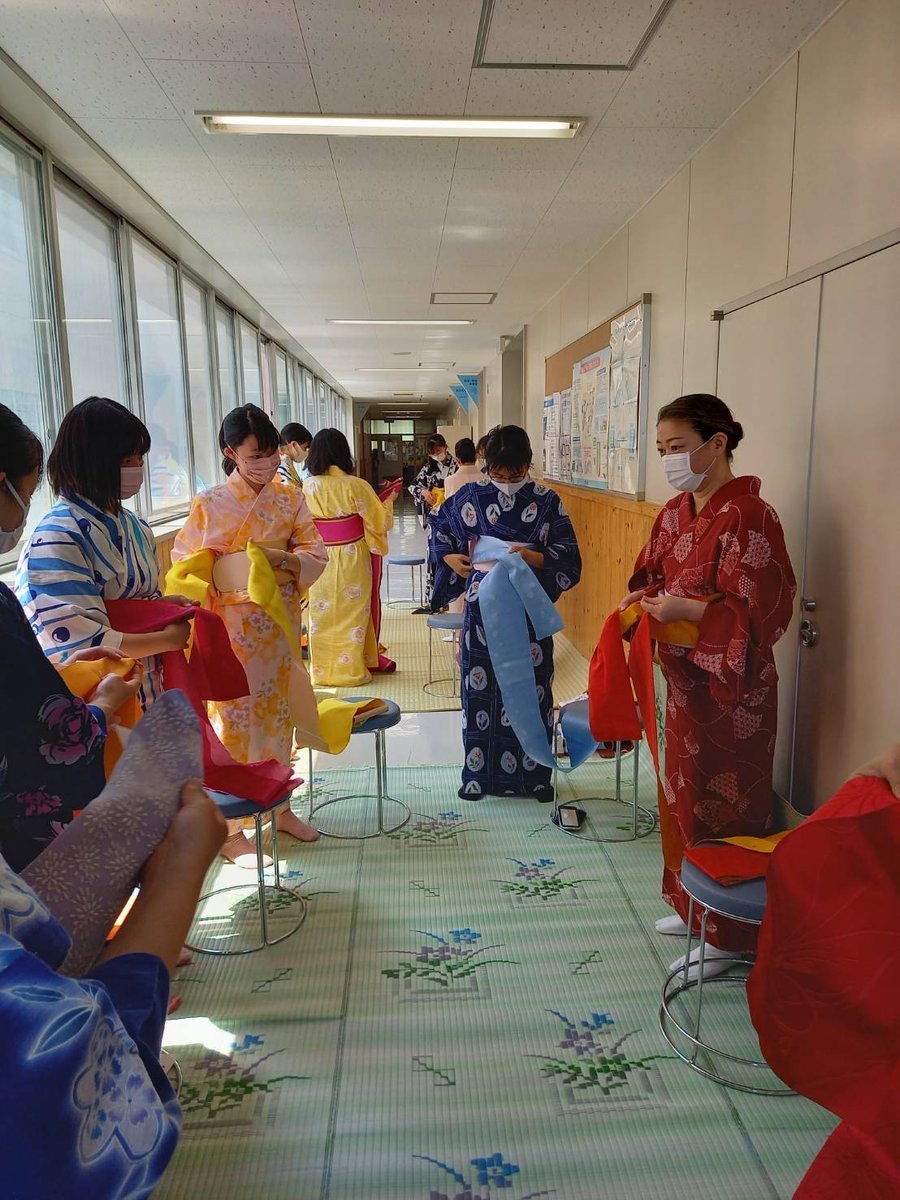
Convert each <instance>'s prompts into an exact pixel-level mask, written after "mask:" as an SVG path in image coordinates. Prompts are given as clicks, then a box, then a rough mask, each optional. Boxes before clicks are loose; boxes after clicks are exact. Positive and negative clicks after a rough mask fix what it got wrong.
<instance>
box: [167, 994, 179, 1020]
mask: <svg viewBox="0 0 900 1200" xmlns="http://www.w3.org/2000/svg"><path fill="white" fill-rule="evenodd" d="M179 1008H181V997H180V996H170V997H169V1003H168V1005H167V1007H166V1016H167V1017H171V1015H172V1013H173V1012H178V1010H179Z"/></svg>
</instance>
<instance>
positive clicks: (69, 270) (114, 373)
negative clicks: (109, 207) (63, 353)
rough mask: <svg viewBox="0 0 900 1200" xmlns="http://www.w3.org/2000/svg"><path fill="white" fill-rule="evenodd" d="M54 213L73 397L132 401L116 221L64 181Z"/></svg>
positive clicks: (121, 401) (57, 195)
mask: <svg viewBox="0 0 900 1200" xmlns="http://www.w3.org/2000/svg"><path fill="white" fill-rule="evenodd" d="M56 219H57V226H58V229H59V257H60V262H61V264H62V284H63V305H64V307H65V327H66V341H67V344H68V350H69V375H70V378H71V381H72V399H73V401H74V402H75V403H76V404H77V403H78V401H79V400H84V399H85V397H87V396H109V398H110V399H111V400H118V401H119V403H120V404H125V405H128V406H129V407H131V397H130V391H129V387H128V376H127V373H126V368H125V337H124V322H123V316H122V298H121V290H120V287H119V255H118V249H117V246H116V225H115V221H114V220H113V218H112V217H108V216H106V215H105V214H103V213H101V212H100V210H98V209H96V208H94V206H93V205H90V204H88V203H87V202H82V201H81V200H80V199H79V198H78V197H77V196H76V195H75V193H74V192H70V191H69V190H68V189H67V188H64V187H57V189H56Z"/></svg>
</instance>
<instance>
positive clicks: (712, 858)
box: [684, 842, 772, 887]
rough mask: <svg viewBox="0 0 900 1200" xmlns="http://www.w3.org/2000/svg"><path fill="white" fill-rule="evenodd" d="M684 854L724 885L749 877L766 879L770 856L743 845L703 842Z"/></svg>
mask: <svg viewBox="0 0 900 1200" xmlns="http://www.w3.org/2000/svg"><path fill="white" fill-rule="evenodd" d="M684 857H685V858H686V859H687V860H688V862H691V863H693V864H694V866H695V867H699V868H700V870H701V871H704V872H705V873H706V874H707V875H709V877H710V878H711V879H714V880H715V881H716V883H721V884H722V885H723V886H724V887H728V886H729V885H730V884H735V883H746V882H747V880H748V879H765V877H766V875H767V874H768V871H769V864H770V862H771V861H772V855H771V854H767V853H766V852H765V851H762V850H748V849H747V847H746V846H731V845H729V844H728V843H727V842H703V843H702V844H701V845H699V846H688V848H687V849H686V850H685V852H684Z"/></svg>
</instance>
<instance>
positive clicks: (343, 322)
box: [325, 317, 475, 325]
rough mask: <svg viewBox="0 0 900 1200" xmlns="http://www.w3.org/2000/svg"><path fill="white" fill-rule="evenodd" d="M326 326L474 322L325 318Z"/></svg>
mask: <svg viewBox="0 0 900 1200" xmlns="http://www.w3.org/2000/svg"><path fill="white" fill-rule="evenodd" d="M325 324H326V325H474V324H475V322H474V321H464V320H452V319H450V320H443V319H441V318H439V317H414V318H412V319H411V320H406V319H405V318H403V317H326V318H325Z"/></svg>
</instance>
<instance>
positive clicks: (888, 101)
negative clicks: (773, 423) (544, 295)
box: [485, 0, 900, 501]
mask: <svg viewBox="0 0 900 1200" xmlns="http://www.w3.org/2000/svg"><path fill="white" fill-rule="evenodd" d="M898 46H900V3H898V2H897V0H849V3H847V4H846V5H845V6H844V7H843V8H842V9H840V10H839V11H838V12H837V13H836V14H835V15H834V17H832V18H831V20H830V21H829V22H828V23H827V24H826V25H825V26H824V27H823V28H822V29H821V30H820V31H819V32H818V33H817V34H816V35H815V36H814V37H813V38H812V39H811V40H810V41H809V42H807V43H806V45H805V46H803V47H802V48H801V50H800V51H799V53H798V54H796V55H795V56H794V57H793V58H791V60H790V61H789V62H787V63H786V64H785V65H784V66H783V67H781V68H780V70H778V71H777V72H776V73H775V74H774V75H773V76H772V78H771V79H770V80H769V81H768V82H767V83H766V84H765V85H764V86H763V87H762V88H761V89H760V90H759V91H758V92H757V93H756V95H755V96H753V97H752V99H751V100H749V101H748V103H747V104H745V105H744V107H743V108H741V109H740V110H739V111H738V112H737V113H736V114H735V115H734V116H733V117H732V118H731V120H730V121H729V122H728V123H727V124H726V125H725V126H724V127H723V128H722V129H721V130H720V131H719V132H718V133H717V134H716V136H715V137H713V138H712V139H711V140H710V141H709V142H707V143H706V145H705V146H703V147H702V148H701V150H700V151H698V153H697V154H696V155H695V156H694V158H693V159H692V160H691V161H690V162H689V163H687V164H686V165H685V166H684V167H682V168H681V170H680V171H679V172H678V173H677V174H676V175H675V176H674V177H673V178H672V179H671V180H670V181H669V182H668V183H667V184H666V185H665V187H663V188H662V189H661V190H660V191H659V192H658V193H657V194H656V196H654V197H653V199H652V200H650V202H649V203H648V204H647V205H645V206H644V208H643V209H641V211H640V212H638V213H637V214H636V215H635V216H634V217H633V218H632V219H631V221H630V222H629V223H628V224H627V225H626V226H625V227H624V228H623V229H621V230H620V231H619V232H618V233H617V234H616V235H615V236H614V237H613V238H612V239H611V240H610V241H608V242H607V243H606V244H605V245H604V246H603V247H602V248H601V249H600V250H599V251H598V252H597V253H595V254H594V255H593V257H590V256H589V254H588V253H586V254H585V259H586V262H585V266H584V267H583V268H582V269H581V271H579V273H578V274H577V275H575V276H574V278H573V279H571V280H570V281H569V283H568V284H567V285H566V286H565V287H564V288H562V289H561V291H560V292H558V293H557V294H556V295H555V296H554V297H553V298H552V299H551V300H550V301H549V302H548V303H547V304H546V305H545V306H544V308H543V309H541V311H540V312H539V313H537V314H536V315H535V317H534V318H533V319H532V320H531V321H529V322H528V325H527V338H526V362H525V372H526V373H525V412H524V414H523V417H524V420H525V423H526V426H527V428H528V431H529V433H530V435H531V437H532V439H533V441H534V443H535V448H536V449H537V447H538V446H539V445H540V436H541V408H542V404H543V393H544V359H545V357H547V356H548V355H550V354H553V353H554V352H555V351H557V350H559V349H560V348H561V347H562V346H564V345H566V344H567V343H568V342H571V341H573V340H574V339H575V338H577V337H579V336H580V335H581V334H583V333H586V332H587V331H588V330H589V329H592V328H593V327H594V326H595V325H598V324H600V323H601V322H602V321H604V320H606V319H607V318H609V317H610V316H611V315H612V314H613V313H615V312H617V311H618V310H620V309H622V308H623V307H625V305H626V304H628V303H629V302H630V301H631V300H634V299H635V298H636V297H638V296H639V295H640V294H641V293H642V292H650V293H652V295H653V310H652V335H651V355H650V412H651V414H652V413H653V412H655V410H656V409H658V408H659V407H660V406H661V405H662V404H664V403H665V402H666V401H667V400H670V399H672V398H673V397H674V396H676V395H678V394H679V393H681V392H687V391H709V390H715V388H716V387H717V378H716V363H717V338H718V330H717V326H716V324H715V323H714V322H712V321H711V320H710V312H711V310H712V309H713V308H714V307H716V306H718V305H721V304H724V303H727V302H728V301H730V300H734V299H737V298H738V297H740V296H743V295H746V294H747V293H749V292H752V291H755V290H756V289H758V288H761V287H764V286H766V285H769V284H772V283H774V282H777V281H778V280H780V279H784V278H785V277H786V276H787V275H789V274H792V273H794V272H796V271H798V270H801V269H804V268H806V267H809V266H812V265H814V264H815V263H818V262H821V261H823V260H824V259H826V258H830V257H831V256H833V255H835V254H837V253H839V252H841V251H843V250H847V249H850V248H851V247H853V246H856V245H858V244H860V243H861V242H864V241H868V240H869V239H871V238H874V237H876V236H878V235H879V234H883V233H885V232H887V231H889V230H891V229H893V228H896V227H898V226H900V183H898V181H900V138H898V137H897V129H898V128H900V70H898V69H897V47H898ZM499 371H500V366H499V358H498V359H497V360H496V362H494V363H491V364H488V366H487V367H486V368H485V378H486V380H487V381H488V385H487V387H486V391H487V392H488V398H487V400H488V402H487V405H486V407H488V408H489V407H490V405H491V403H492V397H491V390H492V383H491V381H495V382H493V390H494V391H495V393H496V400H495V401H494V404H495V407H496V409H497V415H499V395H500V382H499V381H500V374H499ZM751 391H752V389H751ZM723 399H725V400H726V401H727V400H728V396H727V395H724V396H723ZM768 407H769V406H768V405H767V404H766V403H765V397H762V396H760V397H759V402H758V404H757V403H755V402H754V400H753V399H752V397H747V398H744V397H743V396H742V399H741V411H740V412H739V413H738V416H739V417H740V418H741V419H742V420H743V422H744V424H745V426H747V428H748V431H752V430H753V429H754V409H755V410H756V415H757V418H758V422H757V423H758V424H762V423H763V422H766V420H767V417H768V412H767V409H768ZM491 411H493V410H491ZM486 420H487V424H486V425H485V428H489V427H490V424H491V423H493V422H492V421H491V420H490V417H489V416H488V415H487V414H486ZM773 451H774V447H773V444H772V442H771V439H769V440H768V441H767V442H766V443H764V445H762V446H760V447H759V452H760V454H761V455H762V458H761V460H760V454H757V455H754V460H755V461H754V463H753V468H754V469H756V470H760V471H762V472H763V473H765V466H766V458H765V455H766V454H767V453H772V452H773ZM537 457H539V455H538V456H537ZM757 460H759V461H757ZM738 465H739V466H740V464H738ZM669 494H670V493H669V490H668V488H667V487H666V484H665V481H664V479H663V476H662V472H661V470H660V468H659V465H658V462H657V459H656V456H655V454H653V453H652V450H651V453H650V454H649V455H648V463H647V498H648V499H649V500H655V501H662V500H665V499H667V498H668V496H669Z"/></svg>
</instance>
